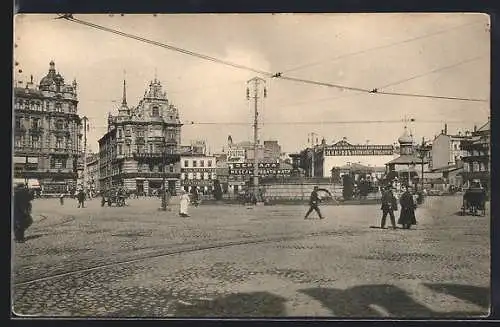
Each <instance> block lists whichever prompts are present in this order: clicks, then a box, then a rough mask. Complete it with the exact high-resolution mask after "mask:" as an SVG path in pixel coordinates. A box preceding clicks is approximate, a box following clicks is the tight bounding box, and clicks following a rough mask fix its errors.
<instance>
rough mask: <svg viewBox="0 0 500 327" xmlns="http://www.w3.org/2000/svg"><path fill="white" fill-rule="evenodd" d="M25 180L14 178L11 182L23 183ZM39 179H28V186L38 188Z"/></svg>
mask: <svg viewBox="0 0 500 327" xmlns="http://www.w3.org/2000/svg"><path fill="white" fill-rule="evenodd" d="M25 183H26V180H25V179H24V178H14V179H13V180H12V184H25ZM40 187H41V186H40V181H39V180H38V179H35V178H29V179H28V188H40Z"/></svg>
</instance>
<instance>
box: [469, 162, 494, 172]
mask: <svg viewBox="0 0 500 327" xmlns="http://www.w3.org/2000/svg"><path fill="white" fill-rule="evenodd" d="M464 171H465V172H478V171H490V163H484V162H472V163H464Z"/></svg>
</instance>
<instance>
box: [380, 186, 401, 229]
mask: <svg viewBox="0 0 500 327" xmlns="http://www.w3.org/2000/svg"><path fill="white" fill-rule="evenodd" d="M380 209H381V210H382V222H381V223H380V228H382V229H384V228H385V221H386V218H387V215H389V217H390V218H391V225H392V228H393V229H396V218H395V217H394V211H397V210H398V202H397V200H396V197H395V196H394V194H393V193H392V189H391V186H390V185H388V186H386V189H385V191H384V192H383V193H382V207H381V208H380Z"/></svg>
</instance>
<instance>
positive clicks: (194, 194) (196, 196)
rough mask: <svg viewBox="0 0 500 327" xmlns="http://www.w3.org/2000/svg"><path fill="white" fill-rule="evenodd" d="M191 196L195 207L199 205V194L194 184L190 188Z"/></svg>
mask: <svg viewBox="0 0 500 327" xmlns="http://www.w3.org/2000/svg"><path fill="white" fill-rule="evenodd" d="M191 196H192V200H193V204H194V206H195V207H197V206H198V205H199V199H200V194H199V192H198V187H197V186H194V187H193V188H192V189H191Z"/></svg>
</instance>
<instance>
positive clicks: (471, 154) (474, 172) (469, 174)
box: [460, 120, 491, 190]
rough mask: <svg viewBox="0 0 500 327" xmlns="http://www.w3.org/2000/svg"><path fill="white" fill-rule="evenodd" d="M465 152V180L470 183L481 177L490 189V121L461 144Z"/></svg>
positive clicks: (482, 181)
mask: <svg viewBox="0 0 500 327" xmlns="http://www.w3.org/2000/svg"><path fill="white" fill-rule="evenodd" d="M460 148H461V150H463V151H465V153H464V154H463V158H462V160H463V173H462V176H463V181H464V182H465V183H466V184H468V183H470V182H471V181H472V180H473V179H479V180H480V181H481V183H482V184H483V186H484V187H485V188H486V189H488V190H489V189H490V183H491V182H490V178H491V175H490V172H491V161H490V159H491V129H490V121H489V120H488V122H487V123H486V124H484V125H483V126H481V127H480V128H479V129H476V128H475V130H474V132H472V135H471V137H470V138H468V139H465V140H463V141H462V142H461V144H460Z"/></svg>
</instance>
